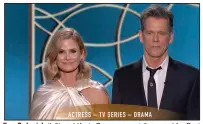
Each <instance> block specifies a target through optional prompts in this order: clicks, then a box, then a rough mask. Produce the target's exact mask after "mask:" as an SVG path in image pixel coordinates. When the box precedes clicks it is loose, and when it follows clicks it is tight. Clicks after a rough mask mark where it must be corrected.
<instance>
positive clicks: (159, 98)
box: [112, 6, 200, 120]
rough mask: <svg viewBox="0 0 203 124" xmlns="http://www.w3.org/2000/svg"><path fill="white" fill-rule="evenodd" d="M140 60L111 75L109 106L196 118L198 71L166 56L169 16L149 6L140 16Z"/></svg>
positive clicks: (170, 26)
mask: <svg viewBox="0 0 203 124" xmlns="http://www.w3.org/2000/svg"><path fill="white" fill-rule="evenodd" d="M139 39H140V41H141V43H143V46H144V55H143V57H142V58H141V59H140V60H139V61H137V62H135V63H133V64H129V65H127V66H124V67H122V68H119V69H117V70H116V71H115V73H114V80H113V92H112V104H129V105H140V106H148V107H154V108H158V109H165V110H169V111H173V112H178V113H181V114H184V115H185V119H188V120H199V119H200V76H199V70H198V69H196V68H194V67H192V66H189V65H186V64H183V63H181V62H178V61H175V60H173V59H172V58H171V57H169V56H168V45H169V44H170V43H172V41H173V14H172V13H171V12H170V11H169V10H167V9H166V8H164V7H160V6H152V7H150V8H148V9H146V10H145V11H144V12H143V13H142V15H141V30H140V31H139Z"/></svg>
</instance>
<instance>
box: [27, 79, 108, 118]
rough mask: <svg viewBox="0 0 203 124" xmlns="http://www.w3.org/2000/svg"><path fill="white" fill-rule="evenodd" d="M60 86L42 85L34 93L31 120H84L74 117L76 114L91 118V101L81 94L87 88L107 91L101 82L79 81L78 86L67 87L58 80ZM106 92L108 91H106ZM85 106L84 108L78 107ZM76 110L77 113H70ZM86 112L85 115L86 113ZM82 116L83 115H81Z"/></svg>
mask: <svg viewBox="0 0 203 124" xmlns="http://www.w3.org/2000/svg"><path fill="white" fill-rule="evenodd" d="M58 82H59V83H58V84H59V85H58V84H57V85H56V84H53V83H47V84H43V85H41V86H40V87H39V88H38V90H37V91H36V92H35V93H34V96H33V100H32V104H31V109H30V119H34V120H65V119H71V120H72V119H82V118H83V117H73V116H71V114H72V115H77V113H76V112H83V113H82V114H83V116H84V114H85V115H86V117H85V118H86V119H87V117H89V116H90V115H89V114H90V113H88V112H91V106H88V105H91V104H90V102H89V101H87V100H86V99H85V97H84V96H83V95H82V94H81V91H82V90H84V89H87V88H91V87H92V88H98V89H101V90H105V88H104V86H103V85H102V84H100V83H99V82H96V81H93V80H90V79H82V80H79V81H77V83H76V86H74V87H66V86H64V85H63V83H62V82H61V81H60V80H58ZM105 91H106V90H105ZM78 106H83V107H78ZM70 108H75V109H74V112H75V113H73V112H72V113H70V112H71V111H72V110H73V109H70ZM84 112H85V113H84ZM79 114H81V113H79Z"/></svg>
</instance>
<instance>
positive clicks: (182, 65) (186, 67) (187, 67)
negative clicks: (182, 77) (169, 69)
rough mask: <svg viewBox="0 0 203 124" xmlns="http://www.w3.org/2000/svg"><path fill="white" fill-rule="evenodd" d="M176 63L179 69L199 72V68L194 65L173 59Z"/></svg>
mask: <svg viewBox="0 0 203 124" xmlns="http://www.w3.org/2000/svg"><path fill="white" fill-rule="evenodd" d="M173 61H174V63H175V65H176V66H177V68H178V69H180V70H183V71H186V72H196V73H198V72H199V69H197V68H195V67H193V66H192V65H189V64H186V63H183V62H180V61H178V60H173Z"/></svg>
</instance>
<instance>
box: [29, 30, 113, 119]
mask: <svg viewBox="0 0 203 124" xmlns="http://www.w3.org/2000/svg"><path fill="white" fill-rule="evenodd" d="M86 54H87V52H86V49H85V46H84V43H83V40H82V38H81V36H80V34H79V33H78V32H77V31H76V30H74V29H72V28H64V29H61V30H59V31H58V32H56V33H55V34H54V36H53V38H52V39H51V42H50V44H49V45H48V49H47V52H46V66H45V69H44V71H45V76H46V79H47V80H48V83H46V84H43V85H41V86H40V87H39V88H38V90H37V91H36V92H35V93H34V96H33V101H32V105H31V109H30V119H37V120H56V119H70V118H71V119H72V117H70V115H68V110H67V108H69V107H70V108H71V107H76V106H84V105H91V104H108V103H109V97H108V93H107V92H106V90H105V88H104V86H103V85H102V84H100V83H98V82H96V81H93V80H91V79H90V77H91V69H90V67H89V65H88V64H87V63H86V62H85V57H86ZM84 108H85V107H84ZM87 110H88V108H87ZM81 111H83V110H81ZM85 114H86V116H88V117H90V115H89V113H85ZM74 115H76V114H74ZM86 116H85V117H86ZM76 118H77V117H76Z"/></svg>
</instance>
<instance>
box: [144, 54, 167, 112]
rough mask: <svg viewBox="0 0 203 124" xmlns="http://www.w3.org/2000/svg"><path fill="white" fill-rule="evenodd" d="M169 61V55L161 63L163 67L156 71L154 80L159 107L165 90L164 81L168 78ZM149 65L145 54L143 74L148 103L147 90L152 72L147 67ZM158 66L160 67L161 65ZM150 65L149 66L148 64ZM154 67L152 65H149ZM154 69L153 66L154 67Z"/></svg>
mask: <svg viewBox="0 0 203 124" xmlns="http://www.w3.org/2000/svg"><path fill="white" fill-rule="evenodd" d="M168 63H169V57H168V56H167V57H166V58H165V60H164V61H163V62H162V63H161V65H159V66H161V69H160V70H157V71H156V73H155V74H154V80H155V83H156V95H157V106H158V109H159V106H160V102H161V98H162V94H163V90H164V85H165V84H164V83H165V80H166V72H167V69H168ZM147 66H148V64H147V62H146V60H145V57H144V56H143V62H142V74H143V85H144V90H145V98H146V101H147V104H148V97H147V91H148V80H149V77H150V72H149V71H148V70H147V69H146V67H147ZM159 66H158V67H159ZM148 67H149V66H148ZM149 68H152V67H149ZM152 69H153V68H152Z"/></svg>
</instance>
